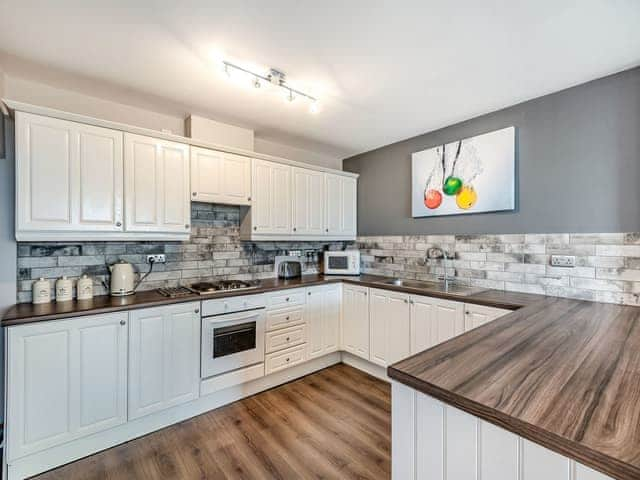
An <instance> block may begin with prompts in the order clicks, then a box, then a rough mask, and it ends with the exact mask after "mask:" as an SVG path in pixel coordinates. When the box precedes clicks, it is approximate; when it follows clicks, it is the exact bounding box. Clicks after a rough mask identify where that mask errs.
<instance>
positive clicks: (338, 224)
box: [325, 173, 357, 237]
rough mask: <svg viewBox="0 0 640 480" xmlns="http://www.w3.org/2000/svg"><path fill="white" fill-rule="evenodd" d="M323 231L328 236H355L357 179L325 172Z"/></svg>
mask: <svg viewBox="0 0 640 480" xmlns="http://www.w3.org/2000/svg"><path fill="white" fill-rule="evenodd" d="M325 192H326V215H325V233H326V234H327V235H329V236H340V237H355V235H356V230H357V179H355V178H352V177H345V176H342V175H336V174H332V173H327V174H326V175H325Z"/></svg>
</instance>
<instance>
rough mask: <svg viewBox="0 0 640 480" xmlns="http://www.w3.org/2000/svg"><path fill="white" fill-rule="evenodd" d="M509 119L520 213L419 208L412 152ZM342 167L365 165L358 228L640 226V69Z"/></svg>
mask: <svg viewBox="0 0 640 480" xmlns="http://www.w3.org/2000/svg"><path fill="white" fill-rule="evenodd" d="M428 107H429V106H428V105H424V106H423V107H422V108H428ZM416 108H419V107H416ZM451 108H455V99H452V105H451ZM407 114H408V115H410V114H411V112H407ZM509 125H515V126H516V127H518V170H519V171H518V173H517V182H516V185H517V191H518V194H517V204H518V207H517V209H516V211H515V212H502V213H487V214H475V215H459V216H449V217H437V218H433V217H431V218H416V219H414V218H412V217H411V191H410V190H411V154H412V153H413V152H417V151H420V150H423V149H425V148H429V147H433V146H436V145H439V144H442V143H447V142H452V141H455V140H458V139H461V138H466V137H471V136H474V135H478V134H481V133H485V132H489V131H492V130H496V129H499V128H503V127H506V126H509ZM343 168H344V169H345V170H348V171H351V172H357V173H359V174H360V179H359V186H358V234H359V235H385V234H418V233H434V234H447V233H555V232H561V233H564V232H576V233H579V232H635V231H640V68H635V69H632V70H627V71H625V72H622V73H619V74H616V75H612V76H609V77H605V78H602V79H599V80H595V81H593V82H589V83H586V84H584V85H580V86H577V87H573V88H570V89H567V90H563V91H561V92H558V93H555V94H552V95H547V96H544V97H540V98H537V99H534V100H531V101H528V102H525V103H522V104H519V105H515V106H513V107H509V108H506V109H504V110H500V111H497V112H494V113H490V114H488V115H483V116H481V117H477V118H474V119H471V120H468V121H465V122H462V123H459V124H456V125H452V126H449V127H446V128H443V129H441V130H436V131H433V132H430V133H426V134H424V135H420V136H418V137H414V138H410V139H408V140H404V141H402V142H399V143H395V144H392V145H388V146H386V147H382V148H380V149H377V150H374V151H371V152H367V153H363V154H360V155H357V156H354V157H351V158H348V159H345V160H344V162H343Z"/></svg>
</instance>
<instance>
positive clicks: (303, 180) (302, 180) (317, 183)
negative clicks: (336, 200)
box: [292, 167, 325, 235]
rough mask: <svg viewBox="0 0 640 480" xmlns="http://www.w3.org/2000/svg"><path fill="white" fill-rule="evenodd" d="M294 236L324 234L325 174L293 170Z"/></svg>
mask: <svg viewBox="0 0 640 480" xmlns="http://www.w3.org/2000/svg"><path fill="white" fill-rule="evenodd" d="M292 177H293V182H292V198H293V206H292V210H293V228H292V231H293V233H294V235H322V234H323V233H324V198H325V195H324V173H322V172H316V171H314V170H309V169H306V168H297V167H294V168H292Z"/></svg>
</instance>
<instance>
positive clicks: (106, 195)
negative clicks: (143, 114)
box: [16, 112, 123, 240]
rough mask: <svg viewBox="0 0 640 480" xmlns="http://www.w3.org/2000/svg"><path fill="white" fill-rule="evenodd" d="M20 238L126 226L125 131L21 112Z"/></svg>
mask: <svg viewBox="0 0 640 480" xmlns="http://www.w3.org/2000/svg"><path fill="white" fill-rule="evenodd" d="M16 178H17V181H16V238H17V239H18V240H30V239H32V240H41V239H48V240H57V239H60V240H63V239H73V238H80V237H82V236H83V235H82V234H83V232H97V233H100V232H121V231H122V198H123V195H122V182H123V180H122V179H123V160H122V132H118V131H114V130H109V129H106V128H99V127H93V126H89V125H83V124H80V123H75V122H69V121H65V120H59V119H55V118H50V117H43V116H39V115H32V114H29V113H23V112H16Z"/></svg>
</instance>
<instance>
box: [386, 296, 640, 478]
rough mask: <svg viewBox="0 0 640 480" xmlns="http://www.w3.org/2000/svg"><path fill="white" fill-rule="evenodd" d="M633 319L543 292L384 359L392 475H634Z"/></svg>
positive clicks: (639, 393)
mask: <svg viewBox="0 0 640 480" xmlns="http://www.w3.org/2000/svg"><path fill="white" fill-rule="evenodd" d="M639 319H640V308H637V307H632V306H621V305H611V304H601V303H593V302H584V301H578V300H570V299H562V298H549V297H547V298H543V299H540V301H538V302H534V303H532V304H530V305H528V306H526V307H524V308H522V309H520V310H517V311H515V312H513V313H511V314H508V315H505V316H503V317H501V318H499V319H498V320H496V321H494V322H492V323H490V324H487V325H484V326H482V327H481V328H478V329H475V330H473V331H471V332H468V333H467V334H465V335H463V336H461V337H456V338H453V339H451V340H449V341H447V342H445V343H442V344H440V345H438V346H436V347H434V348H432V349H430V350H428V351H425V352H422V353H419V354H417V355H414V356H412V357H410V358H407V359H405V360H402V361H400V362H398V363H396V364H394V365H392V366H391V367H389V369H388V374H389V376H390V377H391V378H392V379H393V380H395V382H394V383H393V394H392V405H393V414H392V418H393V443H392V444H393V455H392V459H393V460H392V464H393V471H394V475H393V478H405V479H408V478H416V479H417V478H429V479H441V478H442V479H443V478H449V479H456V480H457V479H463V478H465V479H466V478H491V479H492V480H508V479H516V478H523V479H525V480H528V479H538V478H546V479H556V478H557V479H576V480H586V479H589V480H592V479H593V480H597V479H598V480H599V479H606V478H615V479H619V480H632V479H638V478H640V461H639V460H638V451H640V442H639V440H638V438H639V436H638V434H639V432H640V427H639V426H638V425H639V423H638V419H639V418H640V388H639V387H638V372H639V371H640V353H639V349H638V346H639V345H640V329H639V328H638V326H639V325H640V323H639ZM534 442H535V443H534ZM542 447H544V448H542ZM547 449H548V450H547ZM554 452H557V453H554ZM558 454H560V455H558ZM566 457H569V458H570V459H574V460H576V461H577V462H580V463H576V462H573V461H571V460H568V459H567V458H566ZM582 464H584V465H588V466H589V467H591V468H593V469H595V470H598V471H599V472H603V473H605V474H607V475H609V476H610V477H606V476H604V475H601V474H600V473H598V472H596V471H594V470H591V469H590V468H586V467H585V466H584V465H582ZM443 472H447V473H446V474H444V473H443ZM476 475H478V476H476Z"/></svg>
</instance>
